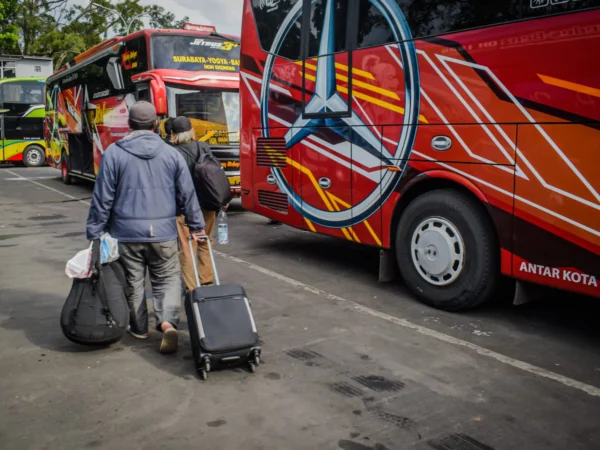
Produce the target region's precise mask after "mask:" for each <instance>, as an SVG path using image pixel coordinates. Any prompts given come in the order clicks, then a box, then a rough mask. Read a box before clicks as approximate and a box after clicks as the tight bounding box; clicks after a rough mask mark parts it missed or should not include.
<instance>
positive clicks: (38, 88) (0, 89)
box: [0, 81, 44, 105]
mask: <svg viewBox="0 0 600 450" xmlns="http://www.w3.org/2000/svg"><path fill="white" fill-rule="evenodd" d="M0 102H1V103H21V104H27V105H35V104H38V105H39V104H43V103H44V83H40V82H37V81H22V82H17V81H16V82H9V83H2V84H0Z"/></svg>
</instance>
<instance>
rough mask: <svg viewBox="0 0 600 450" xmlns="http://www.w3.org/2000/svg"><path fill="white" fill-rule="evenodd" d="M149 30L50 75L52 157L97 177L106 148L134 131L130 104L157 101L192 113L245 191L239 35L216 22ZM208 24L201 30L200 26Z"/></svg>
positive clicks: (177, 112)
mask: <svg viewBox="0 0 600 450" xmlns="http://www.w3.org/2000/svg"><path fill="white" fill-rule="evenodd" d="M186 28H188V29H183V30H143V31H139V32H136V33H133V34H131V35H129V36H125V37H116V38H114V39H110V40H108V41H105V42H103V43H101V44H98V45H97V46H95V47H93V48H91V49H89V50H87V51H86V52H84V53H82V54H81V55H79V56H77V57H76V58H75V59H74V60H73V61H71V62H70V63H68V64H67V65H66V66H65V67H64V68H62V69H61V70H60V71H58V72H57V73H55V74H54V75H52V76H51V77H50V78H48V80H47V87H46V110H47V111H46V133H45V135H46V142H47V146H48V148H49V151H48V163H49V164H51V165H53V166H54V167H57V168H60V169H61V171H62V178H63V180H64V181H65V182H66V183H69V182H70V181H71V179H72V178H73V177H78V178H87V179H92V180H93V179H94V178H95V176H96V174H97V173H98V168H99V166H100V159H101V157H102V153H103V152H104V150H105V149H106V148H107V147H108V146H109V145H110V144H112V143H113V142H115V141H117V140H119V139H121V138H122V137H123V136H125V135H126V134H127V133H128V132H129V127H128V124H127V119H128V107H129V106H130V105H131V104H133V103H134V102H135V101H137V100H148V101H151V102H152V103H153V104H154V105H155V106H156V109H157V112H158V114H159V116H160V117H161V119H162V120H161V130H162V131H161V132H162V133H163V136H164V128H163V127H162V123H163V122H164V120H165V119H166V118H167V117H176V116H181V115H183V116H187V117H188V118H189V119H190V120H191V122H192V125H193V127H194V130H195V132H196V138H197V139H199V140H203V141H205V142H207V143H208V144H209V146H210V147H211V150H212V151H213V153H214V155H215V156H216V157H217V158H219V159H220V161H221V164H223V166H224V168H225V170H226V172H227V175H228V177H229V181H230V183H231V185H232V189H233V191H234V194H237V195H239V189H240V176H239V54H240V53H239V52H240V44H239V39H238V38H237V37H235V36H229V35H227V36H225V35H221V34H218V33H217V32H216V30H215V29H214V27H208V26H191V25H189V26H188V27H186ZM193 30H201V31H193Z"/></svg>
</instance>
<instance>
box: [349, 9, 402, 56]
mask: <svg viewBox="0 0 600 450" xmlns="http://www.w3.org/2000/svg"><path fill="white" fill-rule="evenodd" d="M358 8H359V9H358V41H357V46H358V48H365V47H373V46H375V45H382V44H387V43H388V42H394V41H395V39H394V34H393V33H392V29H391V28H390V26H389V24H388V23H387V21H386V20H385V17H383V15H382V14H381V13H380V12H379V10H378V9H377V7H376V6H375V5H374V4H373V3H371V2H370V1H369V0H360V1H359V6H358Z"/></svg>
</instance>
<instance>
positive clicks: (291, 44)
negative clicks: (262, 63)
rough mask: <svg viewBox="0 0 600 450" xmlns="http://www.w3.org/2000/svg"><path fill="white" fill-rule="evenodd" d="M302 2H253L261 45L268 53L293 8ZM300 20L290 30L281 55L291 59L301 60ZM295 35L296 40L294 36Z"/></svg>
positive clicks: (297, 0) (263, 0) (279, 0)
mask: <svg viewBox="0 0 600 450" xmlns="http://www.w3.org/2000/svg"><path fill="white" fill-rule="evenodd" d="M298 2H301V0H252V9H253V11H254V17H255V18H256V25H257V28H258V37H259V39H260V45H261V47H262V48H263V50H265V51H266V52H270V51H271V47H272V46H273V41H274V40H275V35H276V34H277V31H278V29H279V26H280V24H281V23H282V22H283V20H284V19H285V17H286V16H287V15H288V13H289V12H290V11H291V10H292V7H293V6H294V5H295V4H296V3H298ZM300 17H301V16H300ZM300 20H301V19H298V20H296V23H295V24H294V26H293V27H292V29H291V30H290V35H289V36H288V38H287V39H286V41H288V43H287V45H286V43H285V42H284V44H283V46H282V48H281V51H280V52H279V53H278V54H279V55H281V56H283V57H285V58H289V59H293V60H296V59H300V25H301V23H300ZM291 35H294V36H293V37H294V39H292V36H291Z"/></svg>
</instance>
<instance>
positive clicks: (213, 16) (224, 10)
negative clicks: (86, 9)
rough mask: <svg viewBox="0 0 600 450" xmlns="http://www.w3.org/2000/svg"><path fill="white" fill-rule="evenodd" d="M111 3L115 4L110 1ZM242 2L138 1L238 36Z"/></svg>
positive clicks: (85, 0)
mask: <svg viewBox="0 0 600 450" xmlns="http://www.w3.org/2000/svg"><path fill="white" fill-rule="evenodd" d="M71 1H72V2H73V3H75V4H80V5H87V4H88V3H89V0H71ZM111 3H115V4H116V3H117V1H115V0H112V1H111ZM242 3H243V0H167V1H164V0H140V4H142V5H153V4H154V5H161V6H163V7H164V8H165V9H166V10H167V11H170V12H172V13H173V14H175V16H176V17H177V19H181V18H183V17H184V16H188V17H189V18H190V22H191V23H197V24H203V25H214V26H215V27H217V31H219V32H221V33H228V34H234V35H237V36H239V35H240V33H241V26H242Z"/></svg>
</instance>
